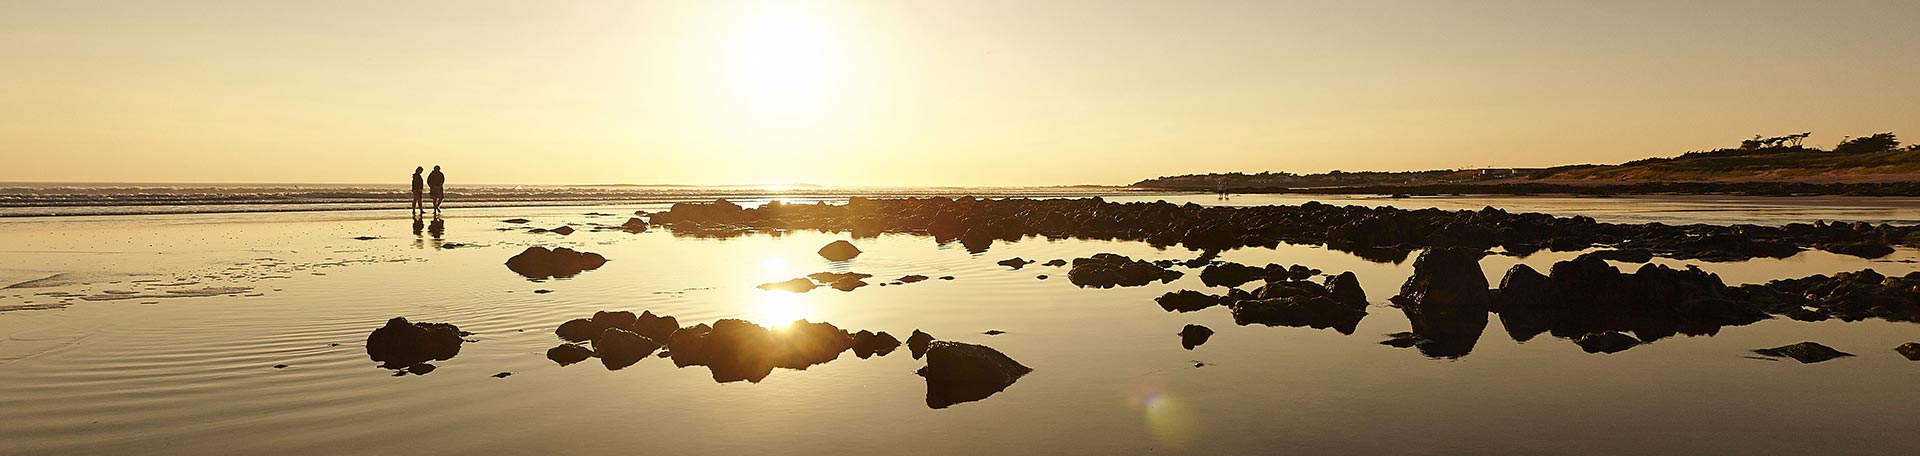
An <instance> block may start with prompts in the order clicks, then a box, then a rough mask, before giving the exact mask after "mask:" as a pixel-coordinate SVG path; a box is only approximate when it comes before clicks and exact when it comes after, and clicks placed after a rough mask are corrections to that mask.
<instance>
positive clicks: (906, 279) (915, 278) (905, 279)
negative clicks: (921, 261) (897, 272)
mask: <svg viewBox="0 0 1920 456" xmlns="http://www.w3.org/2000/svg"><path fill="white" fill-rule="evenodd" d="M897 280H899V281H900V283H914V282H919V281H922V280H927V276H923V275H919V274H912V275H904V276H900V278H899V279H897Z"/></svg>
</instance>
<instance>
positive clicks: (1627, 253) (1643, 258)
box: [1587, 249, 1653, 263]
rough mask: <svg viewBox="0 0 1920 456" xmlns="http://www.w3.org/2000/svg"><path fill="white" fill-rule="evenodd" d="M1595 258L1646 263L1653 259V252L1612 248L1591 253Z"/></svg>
mask: <svg viewBox="0 0 1920 456" xmlns="http://www.w3.org/2000/svg"><path fill="white" fill-rule="evenodd" d="M1587 255H1592V256H1593V257H1595V258H1599V259H1603V260H1613V261H1618V262H1622V263H1645V262H1648V261H1653V252H1652V251H1649V250H1647V249H1625V250H1622V249H1610V250H1601V251H1598V252H1593V253H1589V254H1587Z"/></svg>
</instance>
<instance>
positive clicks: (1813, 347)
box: [1753, 342, 1853, 364]
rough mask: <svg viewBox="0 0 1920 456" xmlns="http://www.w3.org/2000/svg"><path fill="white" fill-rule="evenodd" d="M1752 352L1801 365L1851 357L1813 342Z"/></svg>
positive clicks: (1850, 354) (1848, 354)
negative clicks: (1790, 359)
mask: <svg viewBox="0 0 1920 456" xmlns="http://www.w3.org/2000/svg"><path fill="white" fill-rule="evenodd" d="M1753 352H1754V353H1756V354H1759V355H1761V356H1771V357H1775V358H1782V357H1785V358H1793V360H1794V361H1799V362H1800V363H1801V364H1813V363H1817V362H1821V361H1827V360H1831V359H1834V358H1844V357H1848V356H1853V354H1852V353H1847V352H1843V351H1839V350H1834V349H1833V347H1828V346H1825V345H1820V344H1818V343H1814V342H1801V343H1797V344H1793V345H1785V346H1780V347H1774V348H1762V349H1759V350H1754V351H1753Z"/></svg>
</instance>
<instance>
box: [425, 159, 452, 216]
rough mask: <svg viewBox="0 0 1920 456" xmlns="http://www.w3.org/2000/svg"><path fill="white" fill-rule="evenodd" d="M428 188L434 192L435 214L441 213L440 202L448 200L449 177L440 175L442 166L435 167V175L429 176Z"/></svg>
mask: <svg viewBox="0 0 1920 456" xmlns="http://www.w3.org/2000/svg"><path fill="white" fill-rule="evenodd" d="M427 188H428V189H431V190H433V213H435V214H438V213H440V201H441V200H445V199H447V175H446V174H441V173H440V165H433V174H428V175H427Z"/></svg>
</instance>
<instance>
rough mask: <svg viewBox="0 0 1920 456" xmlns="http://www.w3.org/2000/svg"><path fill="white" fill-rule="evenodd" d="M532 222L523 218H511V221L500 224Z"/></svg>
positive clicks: (507, 220)
mask: <svg viewBox="0 0 1920 456" xmlns="http://www.w3.org/2000/svg"><path fill="white" fill-rule="evenodd" d="M530 221H532V220H527V219H523V218H511V219H506V220H501V221H500V222H501V223H527V222H530Z"/></svg>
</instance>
